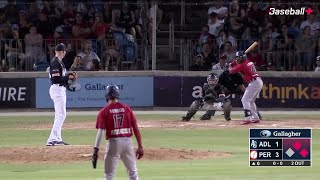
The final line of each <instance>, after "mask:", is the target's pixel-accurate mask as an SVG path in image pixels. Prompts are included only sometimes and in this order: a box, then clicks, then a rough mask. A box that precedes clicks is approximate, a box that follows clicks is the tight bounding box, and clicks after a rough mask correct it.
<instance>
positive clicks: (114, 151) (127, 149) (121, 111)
mask: <svg viewBox="0 0 320 180" xmlns="http://www.w3.org/2000/svg"><path fill="white" fill-rule="evenodd" d="M119 94H120V93H119V88H118V87H117V86H113V85H112V86H108V87H107V93H106V100H107V102H108V105H107V106H105V107H104V108H103V109H101V110H100V112H99V114H98V118H97V123H96V128H97V129H98V133H97V137H96V142H95V146H94V152H93V157H92V165H93V168H96V165H97V159H98V151H99V147H100V142H101V138H102V134H103V132H104V131H105V134H106V139H107V140H108V144H107V147H106V155H105V160H104V161H105V166H104V168H105V179H106V180H112V179H113V177H114V173H115V169H116V166H117V164H118V161H119V160H120V159H121V160H122V161H123V164H124V165H125V167H126V168H127V172H128V175H129V179H130V180H138V179H139V177H138V170H137V163H136V158H138V159H140V158H141V157H142V156H143V147H142V140H141V134H140V130H139V128H138V124H137V120H136V118H135V116H134V114H133V112H132V110H131V108H130V107H129V106H127V105H125V104H123V103H120V102H119V101H118V100H119ZM133 133H134V135H135V137H136V140H137V144H138V149H137V151H136V153H134V148H133V145H132V141H131V136H132V134H133Z"/></svg>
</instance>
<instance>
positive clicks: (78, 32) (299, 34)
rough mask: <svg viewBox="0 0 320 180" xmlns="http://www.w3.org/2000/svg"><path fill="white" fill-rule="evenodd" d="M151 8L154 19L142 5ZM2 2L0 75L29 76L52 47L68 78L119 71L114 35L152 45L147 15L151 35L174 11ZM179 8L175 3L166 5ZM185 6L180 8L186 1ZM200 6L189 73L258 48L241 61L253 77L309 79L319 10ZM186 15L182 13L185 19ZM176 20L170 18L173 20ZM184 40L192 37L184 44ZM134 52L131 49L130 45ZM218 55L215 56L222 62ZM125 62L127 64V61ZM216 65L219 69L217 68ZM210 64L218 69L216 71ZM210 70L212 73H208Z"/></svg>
mask: <svg viewBox="0 0 320 180" xmlns="http://www.w3.org/2000/svg"><path fill="white" fill-rule="evenodd" d="M155 1H156V2H158V3H159V6H158V9H157V11H156V12H154V11H155V10H154V8H153V7H152V6H151V5H150V3H153V2H155ZM144 2H145V1H143V0H131V1H128V2H127V1H123V2H121V3H119V1H112V0H111V1H102V0H96V1H90V0H31V1H26V0H4V1H1V4H0V57H1V62H0V71H31V70H33V68H34V64H35V63H37V62H50V59H51V58H52V57H53V56H54V46H55V45H56V44H58V43H60V42H63V43H65V44H66V45H67V47H68V51H67V54H66V57H65V58H64V63H65V65H66V68H67V69H68V70H69V69H72V70H86V71H94V70H121V69H122V68H123V66H122V64H123V62H124V61H126V60H127V59H128V55H126V54H125V53H124V52H129V51H132V49H131V50H130V49H124V48H123V44H121V43H119V42H118V41H116V40H115V39H116V38H115V33H114V32H115V31H120V32H123V33H126V34H127V35H125V38H127V39H128V41H131V42H134V43H136V42H138V41H137V40H139V39H145V38H146V40H147V42H148V44H151V43H152V28H153V25H152V14H154V13H155V14H156V18H157V24H156V26H155V27H157V29H156V31H157V32H159V31H160V30H159V25H160V23H162V22H163V21H164V20H163V19H164V18H165V17H167V16H168V15H170V14H171V13H172V12H173V11H175V9H174V7H173V6H172V8H171V9H170V7H171V6H170V5H167V6H164V5H162V4H161V2H164V3H165V2H166V3H168V2H167V1H163V0H152V1H148V2H149V4H148V5H147V10H146V9H145V6H144V5H145V4H144ZM176 2H179V1H177V0H173V1H170V3H176ZM186 2H188V1H186ZM197 2H199V3H203V4H202V5H203V13H205V14H206V21H207V23H206V24H204V25H202V27H201V25H200V27H198V28H199V29H200V28H202V30H201V32H200V33H199V34H198V35H197V36H196V37H193V38H195V39H196V40H195V41H194V53H193V57H192V58H194V59H193V60H192V64H191V66H190V68H189V70H195V71H196V70H201V71H203V70H211V69H212V68H213V66H214V68H218V67H223V66H221V64H218V63H223V62H224V61H225V62H226V63H229V62H230V61H232V60H233V59H234V57H235V52H236V51H238V50H245V49H246V48H247V47H249V46H250V44H251V43H253V42H254V41H258V42H259V48H258V49H255V50H254V51H253V52H252V53H251V54H249V55H248V58H249V59H250V60H251V61H253V62H254V63H255V64H256V66H257V69H258V70H287V71H293V70H302V71H313V70H315V67H316V64H317V63H316V60H315V57H316V56H317V55H320V21H319V20H320V17H319V16H320V3H316V1H314V2H313V3H311V2H309V1H301V2H300V1H299V2H298V1H297V0H295V1H294V2H293V1H288V0H277V1H264V0H260V1H259V2H256V1H255V2H253V1H243V0H239V1H237V0H215V1H205V0H199V1H197ZM204 2H206V3H204ZM270 7H273V8H279V9H286V8H290V7H292V8H294V9H300V8H301V7H306V8H308V7H311V8H312V9H313V12H312V13H311V15H300V16H297V15H295V16H271V15H269V9H270ZM186 13H189V12H186ZM176 18H177V17H176ZM188 38H192V37H188ZM132 46H134V45H132ZM222 54H223V55H222ZM131 59H132V58H131ZM221 60H223V61H222V62H220V61H221ZM216 64H218V65H216ZM215 65H216V66H215Z"/></svg>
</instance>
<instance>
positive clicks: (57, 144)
mask: <svg viewBox="0 0 320 180" xmlns="http://www.w3.org/2000/svg"><path fill="white" fill-rule="evenodd" d="M67 145H70V144H69V143H66V142H63V141H59V142H56V144H55V146H67Z"/></svg>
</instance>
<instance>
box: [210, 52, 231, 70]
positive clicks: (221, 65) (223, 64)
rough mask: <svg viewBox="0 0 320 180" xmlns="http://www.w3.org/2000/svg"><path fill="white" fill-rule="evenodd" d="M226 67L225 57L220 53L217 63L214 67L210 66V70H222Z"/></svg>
mask: <svg viewBox="0 0 320 180" xmlns="http://www.w3.org/2000/svg"><path fill="white" fill-rule="evenodd" d="M226 67H227V55H226V54H224V53H222V54H221V55H220V56H219V63H217V64H215V65H214V66H212V70H213V71H215V70H224V69H226Z"/></svg>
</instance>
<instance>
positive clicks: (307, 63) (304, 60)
mask: <svg viewBox="0 0 320 180" xmlns="http://www.w3.org/2000/svg"><path fill="white" fill-rule="evenodd" d="M295 47H296V49H297V53H298V62H297V66H298V67H296V68H298V69H299V70H307V71H310V70H313V62H314V51H315V47H316V43H315V41H314V39H313V37H312V36H311V27H310V26H306V27H305V28H304V29H303V33H302V36H301V37H300V38H298V39H297V41H296V44H295Z"/></svg>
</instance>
